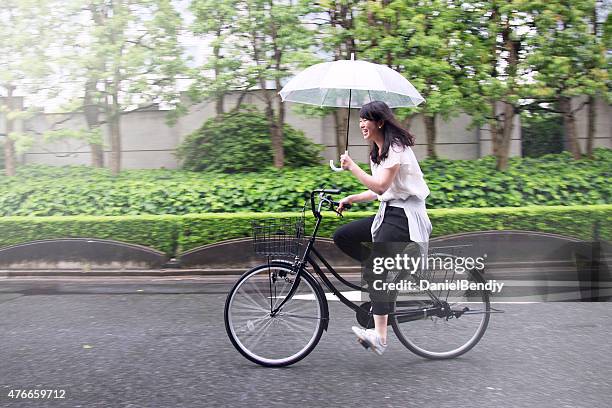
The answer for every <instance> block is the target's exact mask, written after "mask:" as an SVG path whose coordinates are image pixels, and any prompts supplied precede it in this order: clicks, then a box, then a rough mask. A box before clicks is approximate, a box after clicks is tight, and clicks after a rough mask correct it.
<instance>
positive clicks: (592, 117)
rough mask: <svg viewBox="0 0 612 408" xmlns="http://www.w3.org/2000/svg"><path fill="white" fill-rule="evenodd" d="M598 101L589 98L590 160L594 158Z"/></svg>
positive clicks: (588, 136)
mask: <svg viewBox="0 0 612 408" xmlns="http://www.w3.org/2000/svg"><path fill="white" fill-rule="evenodd" d="M596 102H597V101H596V99H595V97H593V96H589V107H588V111H587V114H588V118H587V145H586V154H587V156H589V158H590V159H592V158H593V145H594V142H595V121H596V120H597V105H596Z"/></svg>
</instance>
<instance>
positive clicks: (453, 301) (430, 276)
mask: <svg viewBox="0 0 612 408" xmlns="http://www.w3.org/2000/svg"><path fill="white" fill-rule="evenodd" d="M425 278H426V279H425ZM413 279H414V281H415V283H416V284H417V285H419V284H420V280H421V279H423V280H427V281H428V282H432V283H445V282H447V283H448V284H453V283H454V284H457V285H458V284H460V283H459V281H462V280H463V281H466V282H467V283H466V284H463V285H469V284H472V283H484V279H483V278H482V276H481V275H480V273H479V272H478V271H476V270H471V271H465V272H463V273H460V274H459V273H456V272H454V271H452V270H449V269H445V268H443V267H440V268H438V269H433V268H432V269H429V270H427V271H424V272H423V273H422V274H415V275H413ZM449 286H450V287H452V286H451V285H449ZM419 287H420V286H419ZM468 287H469V286H468ZM438 300H440V301H442V304H444V305H447V306H448V308H447V309H446V310H445V311H443V312H441V313H440V314H439V315H437V316H429V317H426V318H425V317H421V315H422V316H424V315H425V312H424V310H425V309H431V308H435V307H436V305H439V303H438V302H437V301H438ZM490 310H491V305H490V301H489V293H488V291H486V290H473V289H461V288H457V289H449V290H423V291H420V292H417V293H414V294H410V295H409V296H406V297H400V298H399V299H398V300H397V301H396V303H395V311H394V313H392V314H391V315H390V316H389V319H390V321H391V326H392V327H393V331H394V332H395V334H396V336H397V337H398V338H399V340H400V341H401V342H402V344H403V345H404V346H406V347H407V348H408V349H409V350H410V351H412V352H413V353H415V354H417V355H419V356H421V357H425V358H429V359H434V360H435V359H449V358H455V357H458V356H460V355H462V354H464V353H466V352H467V351H469V350H470V349H472V348H473V347H474V346H475V345H476V344H477V343H478V342H479V341H480V339H481V338H482V336H483V335H484V333H485V331H486V329H487V326H488V324H489V316H490ZM419 313H420V314H419ZM409 315H411V316H409Z"/></svg>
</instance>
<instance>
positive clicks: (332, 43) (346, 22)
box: [309, 0, 363, 156]
mask: <svg viewBox="0 0 612 408" xmlns="http://www.w3.org/2000/svg"><path fill="white" fill-rule="evenodd" d="M362 8H363V2H360V1H357V0H348V1H347V0H344V1H342V0H341V1H336V0H332V1H329V2H321V3H315V4H313V6H312V7H311V8H310V10H309V11H310V13H311V16H310V20H311V21H312V23H311V24H313V25H314V26H315V27H316V29H315V37H316V42H317V48H318V49H320V50H321V51H323V53H325V54H331V56H332V58H333V60H334V61H338V60H345V59H347V60H348V59H350V58H351V56H352V55H355V56H356V57H357V58H359V57H360V55H359V53H358V51H357V44H356V39H355V28H356V27H355V26H356V14H359V12H360V11H361V9H362ZM309 110H310V111H311V112H312V111H313V110H314V111H318V114H331V115H332V116H333V118H334V133H335V139H336V154H337V155H338V156H340V155H341V154H343V153H344V152H345V151H346V150H347V148H348V146H346V145H345V144H346V132H347V126H350V124H349V123H348V116H349V109H348V108H315V109H309Z"/></svg>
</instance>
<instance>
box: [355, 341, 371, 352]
mask: <svg viewBox="0 0 612 408" xmlns="http://www.w3.org/2000/svg"><path fill="white" fill-rule="evenodd" d="M357 342H358V343H359V344H361V345H362V346H363V348H364V349H366V350H367V349H369V348H370V344H368V343H367V342H365V341H363V340H361V339H357Z"/></svg>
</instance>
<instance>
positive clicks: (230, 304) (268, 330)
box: [224, 189, 492, 367]
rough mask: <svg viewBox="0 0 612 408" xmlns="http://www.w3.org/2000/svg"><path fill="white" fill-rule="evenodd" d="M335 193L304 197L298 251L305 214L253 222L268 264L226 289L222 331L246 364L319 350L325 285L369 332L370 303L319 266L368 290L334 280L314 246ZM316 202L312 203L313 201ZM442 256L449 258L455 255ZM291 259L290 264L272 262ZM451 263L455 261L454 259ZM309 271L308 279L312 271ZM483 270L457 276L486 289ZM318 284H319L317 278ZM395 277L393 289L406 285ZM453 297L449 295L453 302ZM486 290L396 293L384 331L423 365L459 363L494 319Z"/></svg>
mask: <svg viewBox="0 0 612 408" xmlns="http://www.w3.org/2000/svg"><path fill="white" fill-rule="evenodd" d="M339 193H340V190H337V189H317V190H313V191H312V192H311V193H310V207H311V210H312V213H313V215H314V217H315V220H316V222H315V225H314V228H313V232H312V235H311V236H310V237H308V238H307V242H306V241H305V242H306V244H305V245H304V243H303V242H302V240H303V239H304V240H305V238H303V234H304V215H305V209H306V205H307V203H308V201H307V203H305V204H304V209H303V210H302V216H301V217H297V218H294V219H282V220H278V219H274V220H267V221H266V220H264V221H258V222H253V231H254V233H253V243H254V249H255V252H256V253H258V254H261V255H264V256H266V257H267V258H268V261H267V262H266V263H264V264H262V265H259V266H256V267H254V268H252V269H250V270H249V271H247V272H246V273H244V274H243V275H242V276H241V277H240V278H239V279H238V281H237V282H236V283H235V284H234V286H233V288H232V289H231V290H230V292H229V294H228V296H227V299H226V302H225V310H224V320H225V328H226V331H227V334H228V336H229V338H230V340H231V342H232V344H233V345H234V347H235V348H236V349H237V350H238V351H239V352H240V353H241V354H242V355H243V356H244V357H246V358H247V359H249V360H251V361H253V362H255V363H257V364H260V365H263V366H267V367H281V366H287V365H290V364H294V363H296V362H298V361H300V360H301V359H303V358H304V357H306V356H307V355H308V354H309V353H310V352H311V351H312V350H313V349H314V348H315V347H316V345H317V343H318V342H319V340H320V339H321V336H322V334H323V331H324V330H327V327H328V324H329V308H328V304H327V299H326V296H325V292H324V290H323V286H322V285H324V286H325V287H327V288H328V289H329V290H330V291H331V292H332V293H333V294H334V295H335V296H336V297H337V298H338V299H339V300H340V302H342V303H343V304H344V305H346V306H348V307H349V308H351V309H352V310H353V311H355V313H356V317H357V320H358V322H359V323H360V324H361V325H362V326H364V327H372V326H373V325H372V321H373V319H372V314H371V311H370V302H365V303H363V304H357V303H354V302H352V301H350V300H348V299H347V298H346V297H345V296H344V295H343V294H342V293H341V292H340V291H339V290H338V289H337V288H336V287H335V286H334V284H333V283H332V282H331V281H330V279H329V278H328V277H327V276H326V275H325V273H324V272H323V270H322V268H321V265H320V264H322V265H323V266H324V267H325V268H326V269H327V270H328V271H329V272H330V273H331V274H332V275H333V276H334V277H335V278H336V279H337V280H338V281H339V282H341V283H342V284H343V285H345V286H347V287H349V288H351V289H353V290H358V291H360V292H365V293H367V289H366V288H364V287H362V286H358V285H356V284H354V283H351V282H349V281H347V280H346V279H344V278H343V277H342V276H340V275H339V274H338V273H337V272H336V271H335V270H334V268H333V267H332V266H331V265H330V264H329V262H328V261H327V260H326V259H325V258H324V257H323V256H322V255H321V253H320V252H319V251H317V249H316V247H315V242H316V237H317V232H318V230H319V227H320V225H321V222H322V220H323V218H324V217H323V214H322V212H321V210H322V208H323V206H324V205H326V206H327V207H329V209H330V210H331V211H333V212H335V213H336V214H338V215H340V216H342V214H341V213H340V212H338V211H337V210H336V208H337V206H338V203H337V202H335V201H333V199H332V194H339ZM317 195H318V204H316V202H315V196H317ZM435 254H436V255H445V256H446V257H449V259H454V258H456V256H455V255H452V254H445V253H442V252H440V253H435ZM281 256H291V257H293V260H286V259H272V257H281ZM453 257H454V258H453ZM310 270H312V271H314V274H313V273H312V272H311V271H310ZM482 273H483V272H482V271H480V270H478V269H475V268H474V269H471V270H467V271H465V273H462V274H460V275H462V276H460V277H461V278H462V279H464V280H465V279H467V280H469V282H474V283H484V279H483V277H482ZM458 275H459V274H457V273H456V272H455V271H454V270H449V268H447V267H443V266H442V265H441V264H439V267H435V265H434V267H428V268H425V269H422V270H420V271H419V272H417V273H414V274H410V275H408V276H409V279H410V281H413V282H416V281H420V280H423V279H427V280H428V281H429V282H445V281H446V282H448V281H450V282H455V280H456V279H457V280H458V278H459V276H458ZM315 276H316V277H318V279H317V278H316V277H315ZM406 277H407V276H406V275H405V274H401V273H398V274H397V276H395V277H394V278H393V279H394V280H393V282H396V283H397V282H399V281H400V279H402V278H406ZM451 295H452V296H451ZM489 295H490V294H489V292H488V291H486V290H472V289H469V290H457V291H451V290H450V289H449V290H446V291H445V290H429V289H427V288H426V289H425V290H422V291H416V292H415V293H411V294H410V296H409V298H410V299H409V300H402V299H403V298H402V297H399V295H398V294H397V293H396V294H395V298H394V299H395V300H394V302H393V303H394V307H393V311H392V312H391V313H390V314H389V318H388V322H389V323H388V324H389V325H390V326H391V327H392V328H393V331H394V333H395V335H396V336H397V337H398V339H399V340H400V342H401V343H402V344H403V345H404V346H405V347H407V348H408V349H409V350H410V351H412V352H413V353H415V354H417V355H419V356H421V357H425V358H428V359H449V358H455V357H458V356H460V355H462V354H464V353H466V352H467V351H469V350H470V349H472V348H473V347H474V346H475V345H476V344H477V343H478V342H479V341H480V339H481V338H482V336H483V335H484V333H485V331H486V329H487V326H488V324H489V316H490V314H491V313H492V309H491V306H490V300H489Z"/></svg>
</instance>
